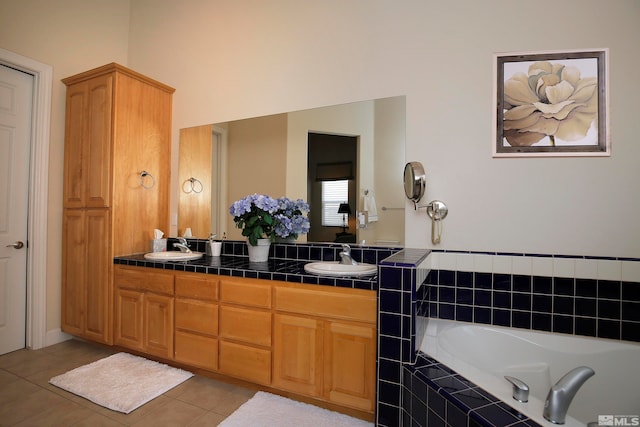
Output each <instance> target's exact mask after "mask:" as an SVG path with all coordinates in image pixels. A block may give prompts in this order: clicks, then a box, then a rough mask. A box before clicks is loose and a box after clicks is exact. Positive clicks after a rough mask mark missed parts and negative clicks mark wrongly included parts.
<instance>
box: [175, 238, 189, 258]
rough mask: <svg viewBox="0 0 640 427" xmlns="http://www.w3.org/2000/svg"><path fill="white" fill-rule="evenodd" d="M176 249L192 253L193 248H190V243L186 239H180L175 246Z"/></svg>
mask: <svg viewBox="0 0 640 427" xmlns="http://www.w3.org/2000/svg"><path fill="white" fill-rule="evenodd" d="M173 247H174V248H178V249H180V252H184V253H188V254H190V253H191V248H189V242H187V239H185V238H184V237H178V243H174V244H173Z"/></svg>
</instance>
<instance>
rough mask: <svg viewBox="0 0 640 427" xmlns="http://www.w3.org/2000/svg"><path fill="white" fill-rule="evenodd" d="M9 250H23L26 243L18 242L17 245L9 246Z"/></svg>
mask: <svg viewBox="0 0 640 427" xmlns="http://www.w3.org/2000/svg"><path fill="white" fill-rule="evenodd" d="M7 247H8V248H10V247H13V248H14V249H22V248H23V247H24V243H22V242H21V241H19V240H18V241H17V242H15V243H12V244H10V245H7Z"/></svg>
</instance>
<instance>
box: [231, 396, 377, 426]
mask: <svg viewBox="0 0 640 427" xmlns="http://www.w3.org/2000/svg"><path fill="white" fill-rule="evenodd" d="M324 426H326V427H371V426H373V423H369V422H366V421H363V420H360V419H358V418H353V417H350V416H348V415H344V414H340V413H338V412H333V411H329V410H328V409H323V408H319V407H317V406H314V405H309V404H307V403H302V402H296V401H295V400H291V399H286V398H284V397H281V396H276V395H275V394H271V393H265V392H263V391H259V392H257V393H256V394H255V396H253V397H252V398H251V400H249V401H248V402H246V403H245V404H243V405H242V406H240V407H239V408H238V409H237V410H236V411H235V412H234V413H233V414H231V415H230V416H229V417H228V418H226V419H225V420H224V421H222V423H220V424H219V427H324Z"/></svg>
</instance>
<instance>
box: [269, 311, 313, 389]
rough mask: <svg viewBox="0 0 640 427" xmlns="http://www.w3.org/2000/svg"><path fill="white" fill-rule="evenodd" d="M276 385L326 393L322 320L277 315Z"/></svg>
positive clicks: (274, 346)
mask: <svg viewBox="0 0 640 427" xmlns="http://www.w3.org/2000/svg"><path fill="white" fill-rule="evenodd" d="M273 333H274V340H273V360H274V363H273V382H272V385H273V387H276V388H280V389H283V390H288V391H292V392H295V393H300V394H304V395H306V396H320V395H321V394H322V377H323V373H322V360H323V359H322V358H323V354H322V347H323V345H322V339H323V336H322V335H323V334H322V321H320V320H317V319H314V318H308V317H301V316H290V315H285V314H275V315H274V329H273Z"/></svg>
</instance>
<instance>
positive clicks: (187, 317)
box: [174, 273, 219, 371]
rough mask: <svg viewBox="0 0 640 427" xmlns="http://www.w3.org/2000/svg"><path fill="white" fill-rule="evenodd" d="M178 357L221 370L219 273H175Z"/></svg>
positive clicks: (176, 356)
mask: <svg viewBox="0 0 640 427" xmlns="http://www.w3.org/2000/svg"><path fill="white" fill-rule="evenodd" d="M175 283H176V294H175V297H176V299H175V352H174V356H175V360H177V361H178V362H182V363H185V364H187V365H191V366H197V367H199V368H204V369H207V370H210V371H217V370H218V287H219V278H218V276H214V275H208V274H196V273H178V274H176V276H175Z"/></svg>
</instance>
